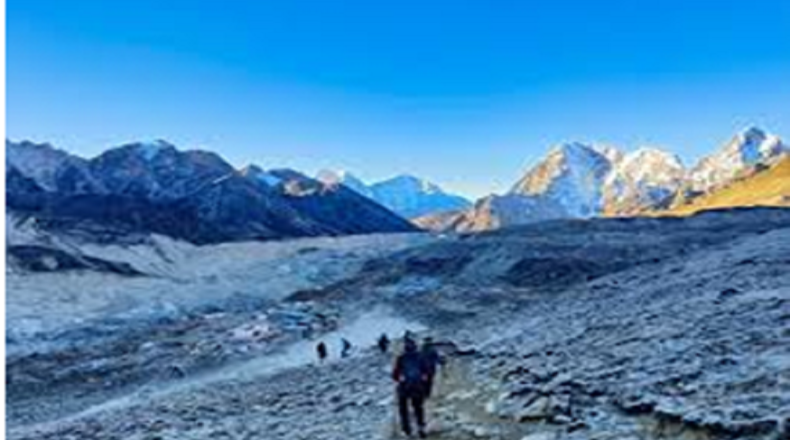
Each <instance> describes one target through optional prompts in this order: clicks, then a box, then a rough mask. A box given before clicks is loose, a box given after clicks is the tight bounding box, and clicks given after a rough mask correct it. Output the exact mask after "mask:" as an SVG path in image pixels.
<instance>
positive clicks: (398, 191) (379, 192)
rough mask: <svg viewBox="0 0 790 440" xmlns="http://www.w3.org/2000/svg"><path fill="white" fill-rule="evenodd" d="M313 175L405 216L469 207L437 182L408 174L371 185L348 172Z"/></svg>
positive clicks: (465, 201)
mask: <svg viewBox="0 0 790 440" xmlns="http://www.w3.org/2000/svg"><path fill="white" fill-rule="evenodd" d="M317 178H318V179H319V180H321V181H323V182H326V183H331V184H342V185H344V186H346V187H347V188H350V189H352V190H354V191H356V192H357V193H359V194H361V195H363V196H365V197H368V198H370V199H373V200H375V201H376V202H378V203H380V204H381V205H383V206H386V207H387V208H389V209H391V210H392V211H393V212H396V213H398V214H399V215H400V216H402V217H404V218H408V219H414V218H417V217H421V216H425V215H431V214H442V213H446V212H449V211H454V210H459V209H465V208H467V207H469V206H471V203H470V202H469V201H468V200H467V199H465V198H463V197H461V196H458V195H454V194H448V193H446V192H445V191H444V190H442V189H441V188H440V187H439V186H438V185H436V184H434V183H431V182H428V181H426V180H423V179H420V178H417V177H414V176H410V175H399V176H395V177H393V178H391V179H387V180H383V181H381V182H376V183H373V184H371V185H367V184H365V183H364V182H362V180H360V179H359V178H357V177H356V176H354V175H353V174H351V173H348V172H334V171H328V170H325V171H321V172H320V173H318V177H317Z"/></svg>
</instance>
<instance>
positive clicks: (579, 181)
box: [510, 142, 612, 217]
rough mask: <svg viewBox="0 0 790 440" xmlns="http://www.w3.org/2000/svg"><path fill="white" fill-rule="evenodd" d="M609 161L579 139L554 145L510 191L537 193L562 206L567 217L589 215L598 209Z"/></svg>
mask: <svg viewBox="0 0 790 440" xmlns="http://www.w3.org/2000/svg"><path fill="white" fill-rule="evenodd" d="M611 169H612V162H611V161H610V160H609V158H607V157H606V156H605V155H604V154H602V153H601V152H599V151H597V150H596V149H595V148H593V147H592V146H590V145H586V144H582V143H579V142H570V143H564V144H560V145H558V146H556V147H554V148H553V149H552V150H551V151H550V152H549V154H548V155H547V156H546V158H545V159H544V160H542V161H541V162H540V163H538V165H536V166H535V167H533V168H531V169H530V170H529V171H528V172H527V173H526V174H525V175H524V177H522V178H521V179H520V180H519V181H518V182H517V183H516V184H515V185H514V186H513V188H512V189H511V191H510V193H511V194H518V195H526V196H539V197H544V198H547V199H551V200H552V201H553V202H554V203H557V204H559V205H560V206H562V207H564V208H565V210H566V211H567V213H568V215H569V216H572V217H590V216H592V215H595V214H596V213H598V212H599V211H600V208H601V187H602V184H603V181H604V179H605V178H606V176H607V175H608V173H609V172H610V170H611Z"/></svg>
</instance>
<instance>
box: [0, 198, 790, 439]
mask: <svg viewBox="0 0 790 440" xmlns="http://www.w3.org/2000/svg"><path fill="white" fill-rule="evenodd" d="M760 215H762V214H760ZM760 215H755V216H752V215H749V216H743V217H742V218H743V219H744V220H742V221H741V220H733V219H734V218H735V217H734V215H728V216H727V217H726V218H724V219H723V220H721V219H717V218H714V217H711V216H708V217H706V218H704V219H703V220H700V219H690V220H683V222H684V223H678V222H675V223H671V222H670V225H669V226H666V225H667V222H666V221H665V220H649V221H648V220H645V223H644V224H641V223H637V224H629V225H624V224H622V223H618V222H616V221H608V222H603V223H601V224H597V223H594V222H593V224H587V223H584V224H582V223H573V224H551V225H545V226H538V227H536V228H537V229H538V230H535V229H530V230H526V229H525V230H514V231H504V232H501V233H493V234H488V235H482V236H476V237H471V238H450V239H446V240H438V241H437V240H432V241H428V240H426V241H423V242H420V243H419V244H415V245H413V246H405V247H402V248H400V250H399V251H397V252H393V253H381V254H379V255H377V256H375V257H374V256H371V257H370V259H369V261H368V262H367V263H365V264H360V265H357V266H356V271H355V272H353V273H349V274H348V275H347V277H345V278H344V277H339V281H337V282H326V283H321V286H317V287H316V288H315V289H313V290H309V291H308V292H307V296H308V297H309V298H311V304H313V307H318V306H316V305H315V304H320V307H319V308H317V309H310V310H309V311H308V312H305V313H307V314H308V315H310V314H315V313H319V314H320V313H324V312H325V311H326V310H330V309H331V310H337V311H338V313H339V316H340V318H338V322H339V323H340V324H339V328H334V329H330V328H323V327H319V328H317V332H318V334H317V335H314V336H313V337H314V338H318V337H319V336H318V335H320V334H324V335H334V336H329V339H330V340H331V341H333V342H332V346H333V347H334V346H335V341H336V339H332V338H337V337H339V335H340V334H341V333H342V332H343V331H344V330H345V331H346V333H345V335H348V336H350V337H351V338H353V339H354V340H355V341H360V342H359V344H358V345H359V347H358V348H357V350H356V351H355V353H354V354H353V356H352V357H351V358H348V359H334V360H332V361H330V362H329V363H327V364H325V365H318V364H316V363H315V362H313V361H312V344H313V342H314V341H315V340H317V339H307V340H304V339H300V338H292V339H282V340H277V344H275V345H272V349H271V351H267V350H264V349H262V350H261V351H260V352H252V353H250V355H249V356H247V357H241V356H240V357H237V358H233V357H229V358H226V360H225V361H223V362H221V363H218V364H216V365H214V366H211V367H207V368H205V369H203V370H195V371H194V372H192V371H188V374H186V376H185V377H175V378H172V379H171V380H167V381H162V382H156V383H154V384H151V385H148V386H142V387H141V386H138V385H135V386H132V387H130V388H126V389H125V390H126V391H128V392H124V393H120V394H119V395H121V396H126V397H120V398H119V395H113V394H112V393H109V392H108V393H105V394H102V393H99V392H96V393H94V395H95V396H96V395H99V396H104V397H102V398H97V400H98V401H100V402H97V403H100V404H98V405H87V406H85V407H83V408H81V409H80V410H79V411H73V410H72V411H62V412H60V413H59V412H58V410H57V409H56V408H54V406H56V405H58V400H57V399H53V398H49V397H41V398H36V397H35V396H33V395H31V393H30V392H29V390H30V389H32V388H30V384H29V382H25V381H22V382H19V384H17V385H14V382H13V377H12V383H11V385H12V387H11V389H14V386H17V388H16V389H17V394H16V395H14V394H12V395H11V397H10V398H9V401H8V406H9V408H10V411H9V414H10V415H11V416H10V417H12V418H11V419H9V422H11V423H10V428H9V431H8V436H9V438H12V439H90V438H95V439H112V438H118V439H154V438H159V439H209V438H212V439H216V438H228V439H257V438H266V439H279V438H282V439H319V440H320V439H338V440H339V439H352V440H354V439H360V440H361V439H366V440H367V439H375V438H383V439H386V438H398V437H399V434H398V433H397V430H396V429H395V419H394V402H393V385H392V383H391V380H390V379H389V369H390V367H391V361H392V359H391V358H390V357H389V356H385V355H381V354H379V353H377V352H376V351H375V350H373V349H372V348H371V347H370V345H372V342H373V339H374V338H375V336H377V335H378V332H379V331H381V330H382V329H385V330H386V331H388V332H389V333H391V334H393V335H398V334H401V333H402V331H403V330H404V329H406V328H409V329H412V330H418V331H422V332H425V333H426V334H427V333H430V334H431V335H433V336H434V337H435V338H436V339H438V340H443V341H452V342H453V343H454V344H455V346H456V347H457V348H459V349H460V351H457V352H456V353H455V355H451V356H450V357H449V364H448V366H447V367H446V369H445V370H443V371H442V373H441V376H440V377H441V378H440V380H439V383H438V393H437V396H435V397H434V398H433V399H432V401H431V402H430V404H429V420H430V424H429V431H430V438H435V439H448V440H450V439H455V440H466V439H470V440H471V439H475V438H483V439H486V438H487V439H504V440H522V439H528V440H549V439H554V440H564V439H567V440H575V439H578V440H582V439H589V440H592V439H597V440H604V439H612V440H614V439H621V440H626V439H659V438H667V439H669V438H680V439H711V440H713V439H755V440H757V439H766V440H767V439H771V440H778V439H785V438H790V421H789V420H790V259H788V256H790V217H782V216H784V215H785V214H776V213H768V214H765V217H764V218H763V217H760ZM777 215H779V217H781V218H779V217H776V216H777ZM690 222H697V223H690ZM541 228H543V229H541ZM703 230H704V231H706V232H704V233H703V232H701V231H703ZM467 255H468V256H469V258H466V257H465V256H467ZM623 255H627V256H628V259H627V261H628V263H627V264H626V263H623V262H622V261H621V260H620V258H621V257H622V256H623ZM525 256H529V259H528V260H527V261H529V264H528V265H527V264H525V263H523V261H524V258H525ZM513 258H515V260H513ZM569 260H571V261H573V262H574V266H573V267H574V268H575V269H573V270H578V268H586V269H585V270H587V272H584V273H575V275H578V276H575V277H573V278H572V279H568V278H567V277H566V275H567V274H568V273H569V272H571V271H572V270H571V269H568V268H567V265H563V264H564V263H563V262H567V261H569ZM623 261H626V260H623ZM592 262H596V264H592ZM519 263H520V264H519ZM605 263H611V265H610V266H608V265H606V264H605ZM615 263H616V264H615ZM552 265H554V266H552ZM532 267H539V269H540V270H539V271H538V272H534V271H531V269H530V268H532ZM558 268H559V269H558ZM497 270H498V271H499V272H496V271H497ZM495 272H496V273H495ZM53 276H54V275H53ZM536 277H537V278H536ZM536 279H537V280H538V281H539V282H536V281H535V280H536ZM316 310H318V311H316ZM363 310H368V311H371V310H372V312H369V313H372V315H371V314H366V313H365V312H362V311H363ZM244 316H247V315H244ZM311 316H312V315H311ZM353 316H357V317H359V319H357V320H355V319H352V318H351V317H353ZM201 322H203V321H201ZM344 323H347V324H344ZM234 324H235V321H234ZM201 325H203V326H205V325H206V324H205V323H203V324H201ZM220 333H221V334H226V333H223V332H220ZM168 335H170V336H168ZM365 335H367V336H365ZM165 336H168V337H171V338H174V337H175V336H172V335H171V334H169V333H167V334H165ZM181 337H183V336H181ZM147 339H149V341H148V342H151V341H150V339H151V337H150V336H149V337H148V338H147ZM145 340H146V338H145V337H140V338H139V340H138V339H135V341H138V342H139V343H140V344H139V345H142V344H144V343H145V342H143V341H145ZM165 340H168V339H165ZM135 344H137V342H136V343H135ZM135 346H138V345H135ZM103 347H105V349H106V346H103ZM56 352H57V350H56ZM60 353H61V354H63V353H64V352H63V351H60ZM105 354H106V356H107V357H112V355H111V354H110V353H105ZM83 355H84V356H86V357H85V358H80V357H79V356H77V357H75V358H74V359H77V360H76V361H75V360H73V359H72V360H70V359H69V358H68V357H63V359H62V360H61V361H60V363H57V362H54V361H52V363H51V364H47V365H50V367H49V368H50V369H45V368H43V367H42V366H41V365H42V363H43V362H44V361H43V360H42V359H41V357H42V356H43V357H45V358H46V356H45V355H38V356H33V357H30V356H31V355H30V354H28V353H25V354H20V355H19V356H21V358H20V359H19V360H24V361H25V362H26V365H28V366H33V367H34V368H35V369H38V370H37V371H41V372H44V373H46V374H55V372H56V370H57V369H61V370H62V369H64V366H69V367H74V363H80V362H83V361H85V362H87V361H86V359H92V360H93V361H95V360H96V359H95V357H91V356H87V355H86V354H83ZM277 356H280V357H279V358H278V357H277ZM80 359H82V361H80ZM136 359H139V358H136ZM273 359H289V362H279V361H276V360H273ZM10 361H13V358H9V359H7V362H10ZM54 365H59V367H58V368H57V369H56V368H55V367H54ZM112 365H113V367H112V368H113V370H112V371H105V374H106V375H107V376H109V377H124V376H122V375H121V376H119V375H118V372H117V369H118V368H120V366H119V365H117V364H112ZM11 367H12V368H11V369H10V371H11V372H12V373H13V372H14V371H20V372H21V371H22V370H21V369H20V370H14V368H13V365H11ZM85 368H87V367H85ZM95 371H97V372H98V371H102V370H95ZM75 377H77V376H75ZM58 384H59V385H58V387H59V388H58V389H59V390H63V392H64V394H63V395H64V396H72V395H79V393H80V392H81V391H80V390H82V392H84V390H85V388H84V387H83V386H81V385H75V384H69V383H67V382H63V383H60V382H59V383H58ZM108 389H112V387H108ZM26 390H28V391H26ZM14 396H16V398H17V399H16V400H14ZM36 405H39V406H38V409H37V411H39V412H44V413H47V414H59V415H58V416H57V417H45V416H36V415H33V414H32V412H33V411H34V410H33V408H35V407H36Z"/></svg>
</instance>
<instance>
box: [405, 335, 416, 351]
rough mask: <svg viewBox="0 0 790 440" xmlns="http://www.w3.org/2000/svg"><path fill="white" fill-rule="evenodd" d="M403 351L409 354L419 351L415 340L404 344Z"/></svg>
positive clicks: (407, 340)
mask: <svg viewBox="0 0 790 440" xmlns="http://www.w3.org/2000/svg"><path fill="white" fill-rule="evenodd" d="M403 349H404V350H405V351H406V352H407V353H409V352H412V351H417V343H416V342H414V340H412V339H411V338H409V339H406V341H404V342H403Z"/></svg>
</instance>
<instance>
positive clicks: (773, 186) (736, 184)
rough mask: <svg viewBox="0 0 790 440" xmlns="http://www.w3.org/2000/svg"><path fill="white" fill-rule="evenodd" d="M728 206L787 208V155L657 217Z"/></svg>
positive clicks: (789, 189) (789, 172)
mask: <svg viewBox="0 0 790 440" xmlns="http://www.w3.org/2000/svg"><path fill="white" fill-rule="evenodd" d="M729 206H790V156H788V155H785V156H784V157H783V158H780V159H779V160H778V161H777V162H775V163H773V164H770V165H765V166H764V167H757V168H755V169H752V170H750V172H749V173H747V174H746V175H741V176H739V177H738V178H735V179H734V180H732V181H730V182H729V183H728V184H727V185H725V186H723V187H720V188H717V189H715V190H711V191H709V192H707V193H705V194H703V195H700V196H699V197H696V198H693V199H691V200H689V201H685V203H678V204H676V205H675V206H672V207H670V208H669V209H668V210H666V211H659V212H658V214H660V215H667V214H672V215H688V214H693V213H696V212H699V211H706V210H710V209H720V208H726V207H729Z"/></svg>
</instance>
